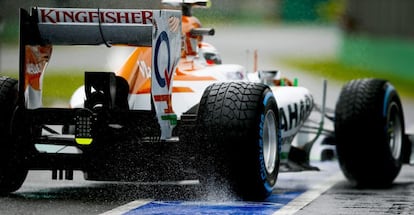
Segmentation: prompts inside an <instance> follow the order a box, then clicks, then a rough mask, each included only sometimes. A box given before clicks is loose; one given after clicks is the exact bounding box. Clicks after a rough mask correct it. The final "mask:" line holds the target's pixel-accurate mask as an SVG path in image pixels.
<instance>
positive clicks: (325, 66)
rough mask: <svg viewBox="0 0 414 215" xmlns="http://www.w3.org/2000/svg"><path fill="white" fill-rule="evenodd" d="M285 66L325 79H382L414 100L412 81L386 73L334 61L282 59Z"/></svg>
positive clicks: (413, 84)
mask: <svg viewBox="0 0 414 215" xmlns="http://www.w3.org/2000/svg"><path fill="white" fill-rule="evenodd" d="M282 62H283V63H285V64H286V65H287V66H290V67H294V68H297V69H300V70H303V71H306V72H310V73H313V74H316V75H320V76H323V77H325V78H327V79H332V80H339V81H349V80H352V79H358V78H367V77H375V78H383V79H386V80H388V81H390V82H391V83H392V84H393V85H394V86H395V87H396V89H397V90H398V93H399V94H401V95H402V96H407V97H411V98H414V80H410V79H405V78H403V77H399V76H396V75H394V74H393V73H392V72H387V71H374V70H369V69H363V68H357V67H349V66H346V65H344V64H343V63H341V62H339V61H338V60H336V59H311V60H310V59H300V58H293V59H284V60H282Z"/></svg>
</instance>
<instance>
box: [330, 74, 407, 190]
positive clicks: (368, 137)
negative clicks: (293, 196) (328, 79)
mask: <svg viewBox="0 0 414 215" xmlns="http://www.w3.org/2000/svg"><path fill="white" fill-rule="evenodd" d="M335 135H336V144H337V146H336V147H337V154H338V160H339V163H340V167H341V169H342V171H343V173H344V175H345V176H346V177H347V178H348V180H349V181H351V182H352V183H353V184H354V185H356V186H360V187H384V186H389V185H391V184H392V182H393V181H394V179H395V178H396V177H397V175H398V174H399V171H400V169H401V166H402V163H403V154H404V151H405V150H406V149H407V146H406V144H405V142H404V141H403V138H404V118H403V109H402V105H401V101H400V98H399V95H398V93H397V91H396V90H395V88H394V87H393V86H392V85H391V84H390V83H389V82H387V81H386V80H381V79H358V80H352V81H350V82H348V83H347V84H346V85H344V87H343V88H342V91H341V93H340V95H339V99H338V102H337V104H336V111H335Z"/></svg>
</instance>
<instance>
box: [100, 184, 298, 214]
mask: <svg viewBox="0 0 414 215" xmlns="http://www.w3.org/2000/svg"><path fill="white" fill-rule="evenodd" d="M304 192H305V191H304V190H303V191H290V192H285V193H278V194H273V195H271V196H270V197H269V198H267V199H266V201H263V202H242V201H240V202H208V201H206V202H204V201H194V202H192V201H149V202H142V201H139V202H136V203H135V205H136V206H135V207H134V204H131V205H129V206H127V207H125V208H118V209H117V210H115V211H112V212H108V213H105V214H107V215H115V214H122V215H149V214H158V215H175V214H180V215H193V214H273V213H274V212H275V211H277V210H279V209H281V208H282V207H283V206H285V205H286V204H288V203H289V202H290V201H292V200H293V199H295V198H296V197H298V196H299V195H301V194H302V193H304Z"/></svg>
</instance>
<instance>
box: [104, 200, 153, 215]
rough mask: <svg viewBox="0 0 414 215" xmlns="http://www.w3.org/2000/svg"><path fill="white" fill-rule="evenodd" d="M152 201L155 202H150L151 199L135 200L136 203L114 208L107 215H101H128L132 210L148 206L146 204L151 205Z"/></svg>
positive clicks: (105, 214)
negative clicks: (126, 214) (125, 214)
mask: <svg viewBox="0 0 414 215" xmlns="http://www.w3.org/2000/svg"><path fill="white" fill-rule="evenodd" d="M152 201H153V200H150V199H147V200H135V201H132V202H130V203H128V204H125V205H122V206H119V207H117V208H114V209H112V210H110V211H107V212H105V213H101V214H100V215H119V214H123V213H126V212H128V211H130V210H132V209H135V208H139V207H141V206H143V205H146V204H148V203H150V202H152Z"/></svg>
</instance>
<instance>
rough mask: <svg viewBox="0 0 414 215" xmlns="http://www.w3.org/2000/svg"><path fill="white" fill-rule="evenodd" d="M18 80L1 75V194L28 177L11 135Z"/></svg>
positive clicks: (16, 188) (11, 190) (6, 192)
mask: <svg viewBox="0 0 414 215" xmlns="http://www.w3.org/2000/svg"><path fill="white" fill-rule="evenodd" d="M17 86H18V81H17V80H15V79H12V78H9V77H3V76H2V77H0V138H1V144H0V195H4V194H8V193H11V192H14V191H16V190H18V189H19V188H20V187H21V186H22V184H23V182H24V180H25V179H26V175H27V172H28V171H27V169H26V168H24V167H23V165H22V159H20V156H19V154H20V152H19V151H18V149H17V148H18V147H17V144H16V141H15V139H14V138H13V137H12V135H11V125H12V116H13V112H14V111H15V109H16V106H17V97H18V90H17Z"/></svg>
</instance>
